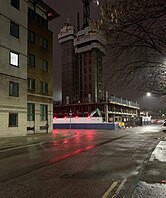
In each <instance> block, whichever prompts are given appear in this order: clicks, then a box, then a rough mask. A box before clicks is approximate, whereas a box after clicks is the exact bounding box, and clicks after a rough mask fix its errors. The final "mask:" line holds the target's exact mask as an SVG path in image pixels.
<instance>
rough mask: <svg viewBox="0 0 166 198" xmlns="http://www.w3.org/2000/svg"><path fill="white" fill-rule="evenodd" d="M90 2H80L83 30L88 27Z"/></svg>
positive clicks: (87, 0) (86, 0)
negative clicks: (81, 4)
mask: <svg viewBox="0 0 166 198" xmlns="http://www.w3.org/2000/svg"><path fill="white" fill-rule="evenodd" d="M90 1H91V0H82V2H83V28H85V27H88V26H89V19H90Z"/></svg>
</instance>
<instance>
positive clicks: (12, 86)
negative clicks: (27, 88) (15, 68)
mask: <svg viewBox="0 0 166 198" xmlns="http://www.w3.org/2000/svg"><path fill="white" fill-rule="evenodd" d="M9 96H15V97H18V96H19V84H18V83H16V82H9Z"/></svg>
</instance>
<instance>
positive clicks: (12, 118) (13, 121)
mask: <svg viewBox="0 0 166 198" xmlns="http://www.w3.org/2000/svg"><path fill="white" fill-rule="evenodd" d="M9 127H18V113H9Z"/></svg>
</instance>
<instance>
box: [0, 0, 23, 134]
mask: <svg viewBox="0 0 166 198" xmlns="http://www.w3.org/2000/svg"><path fill="white" fill-rule="evenodd" d="M0 30H1V31H0V82H1V83H0V123H1V129H0V137H6V136H19V135H25V134H26V131H27V127H26V125H27V88H26V87H27V1H24V0H23V1H18V0H11V1H3V0H0Z"/></svg>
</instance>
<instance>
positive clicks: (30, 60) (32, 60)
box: [28, 54, 35, 67]
mask: <svg viewBox="0 0 166 198" xmlns="http://www.w3.org/2000/svg"><path fill="white" fill-rule="evenodd" d="M28 65H29V66H32V67H35V56H34V55H32V54H28Z"/></svg>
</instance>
